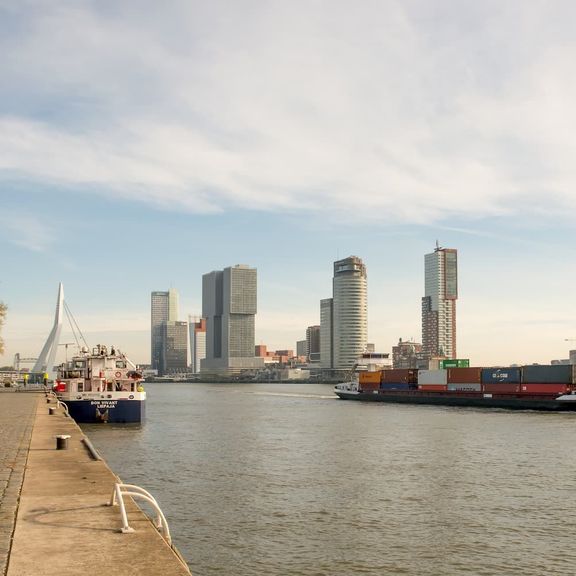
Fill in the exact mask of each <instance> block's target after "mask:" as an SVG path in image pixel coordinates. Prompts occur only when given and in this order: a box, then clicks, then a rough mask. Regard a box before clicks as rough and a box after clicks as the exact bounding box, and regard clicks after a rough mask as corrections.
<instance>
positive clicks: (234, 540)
mask: <svg viewBox="0 0 576 576" xmlns="http://www.w3.org/2000/svg"><path fill="white" fill-rule="evenodd" d="M147 391H148V406H147V411H148V416H147V421H146V423H145V424H144V425H143V426H141V427H120V426H112V425H110V426H109V425H102V426H85V427H84V429H85V431H86V432H87V433H88V435H89V436H90V438H91V439H92V441H93V443H94V445H95V446H96V448H97V449H98V450H99V451H100V452H101V454H102V455H103V456H104V457H105V459H106V460H107V462H108V464H109V465H110V466H111V468H112V469H113V470H114V471H115V472H116V473H117V474H118V475H119V476H120V477H121V478H122V480H124V481H125V482H134V483H136V484H139V485H140V486H142V487H143V488H146V489H147V490H149V491H150V492H152V494H153V495H154V496H155V497H156V498H157V500H158V501H159V503H160V505H161V506H162V509H163V511H164V513H165V515H166V517H167V518H168V522H169V524H170V529H171V531H172V533H173V538H174V540H175V543H176V545H177V547H178V548H179V549H180V551H181V552H182V554H183V556H184V557H185V558H186V559H187V561H188V563H189V565H190V567H191V569H192V572H193V573H194V575H195V576H209V575H214V574H221V575H227V576H228V575H230V576H232V575H234V576H252V575H254V576H255V575H258V576H262V575H266V576H276V575H278V576H279V575H282V576H286V575H311V576H312V575H313V576H320V575H326V576H348V575H353V574H364V575H381V574H410V575H438V576H440V575H456V574H458V575H459V574H468V575H479V576H482V575H502V574H518V575H520V574H521V575H524V576H531V575H534V576H542V575H544V574H546V575H548V574H550V575H564V574H565V575H570V576H572V575H573V574H574V573H575V572H576V550H575V546H574V539H575V536H576V496H575V486H576V448H575V442H574V438H575V432H576V415H571V414H558V415H556V414H539V413H533V412H520V413H516V412H506V411H498V410H473V409H461V408H460V409H459V408H441V407H423V406H414V407H410V406H393V405H384V404H372V403H367V404H364V403H359V402H350V401H341V400H337V399H335V397H333V395H332V387H331V386H324V385H266V384H261V385H251V384H243V385H204V384H155V385H152V384H149V385H148V386H147Z"/></svg>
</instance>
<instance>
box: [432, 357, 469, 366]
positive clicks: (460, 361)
mask: <svg viewBox="0 0 576 576" xmlns="http://www.w3.org/2000/svg"><path fill="white" fill-rule="evenodd" d="M439 367H440V368H470V360H469V359H467V358H451V359H450V360H440V366H439Z"/></svg>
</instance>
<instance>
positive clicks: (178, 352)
mask: <svg viewBox="0 0 576 576" xmlns="http://www.w3.org/2000/svg"><path fill="white" fill-rule="evenodd" d="M187 369H188V322H184V321H179V320H168V322H164V323H163V324H162V354H161V363H160V370H159V373H160V374H161V375H164V374H175V373H178V372H186V371H187Z"/></svg>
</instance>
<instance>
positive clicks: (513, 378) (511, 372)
mask: <svg viewBox="0 0 576 576" xmlns="http://www.w3.org/2000/svg"><path fill="white" fill-rule="evenodd" d="M521 374H522V372H521V370H520V368H482V384H497V383H498V382H509V383H510V384H519V383H520V377H521Z"/></svg>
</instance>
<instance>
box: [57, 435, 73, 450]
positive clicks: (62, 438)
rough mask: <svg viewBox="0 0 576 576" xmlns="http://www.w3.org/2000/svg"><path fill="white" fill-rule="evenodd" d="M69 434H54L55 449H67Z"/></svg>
mask: <svg viewBox="0 0 576 576" xmlns="http://www.w3.org/2000/svg"><path fill="white" fill-rule="evenodd" d="M68 438H70V435H69V434H59V435H58V436H56V450H68Z"/></svg>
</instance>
